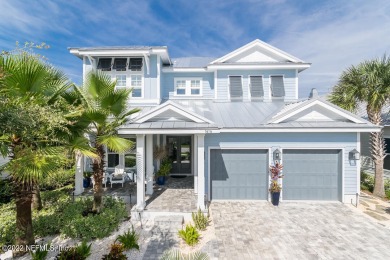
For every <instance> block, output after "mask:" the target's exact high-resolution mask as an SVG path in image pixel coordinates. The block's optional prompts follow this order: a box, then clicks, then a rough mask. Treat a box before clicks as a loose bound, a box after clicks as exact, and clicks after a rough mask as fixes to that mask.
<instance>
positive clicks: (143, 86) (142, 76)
mask: <svg viewBox="0 0 390 260" xmlns="http://www.w3.org/2000/svg"><path fill="white" fill-rule="evenodd" d="M139 72H142V71H139ZM133 76H141V86H133V85H132V77H133ZM129 78H130V80H129V83H130V84H129V87H130V88H131V89H133V90H134V89H141V96H140V97H133V92H131V97H130V98H131V99H143V98H144V97H145V93H144V92H145V77H144V75H143V74H141V73H139V74H138V73H134V74H130V77H129Z"/></svg>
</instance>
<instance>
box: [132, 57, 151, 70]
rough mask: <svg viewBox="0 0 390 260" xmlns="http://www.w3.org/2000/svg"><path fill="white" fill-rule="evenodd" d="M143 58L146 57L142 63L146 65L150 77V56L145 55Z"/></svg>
mask: <svg viewBox="0 0 390 260" xmlns="http://www.w3.org/2000/svg"><path fill="white" fill-rule="evenodd" d="M143 56H144V59H143V61H142V62H143V63H144V64H145V65H146V75H149V71H150V69H149V67H150V59H149V55H147V54H144V55H143ZM129 63H130V59H129ZM142 67H143V66H142Z"/></svg>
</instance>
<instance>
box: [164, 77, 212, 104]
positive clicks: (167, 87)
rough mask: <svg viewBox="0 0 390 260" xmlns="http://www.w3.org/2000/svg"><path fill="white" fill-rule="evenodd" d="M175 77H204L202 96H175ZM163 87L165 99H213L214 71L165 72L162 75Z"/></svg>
mask: <svg viewBox="0 0 390 260" xmlns="http://www.w3.org/2000/svg"><path fill="white" fill-rule="evenodd" d="M175 78H202V92H203V95H202V96H201V97H200V96H193V97H191V96H184V97H177V96H174V90H175V86H174V84H175V83H174V79H175ZM161 89H162V93H161V94H162V98H163V99H168V98H169V99H176V98H178V99H212V98H214V73H203V72H190V73H178V72H176V73H175V72H169V73H167V72H165V73H163V74H162V75H161Z"/></svg>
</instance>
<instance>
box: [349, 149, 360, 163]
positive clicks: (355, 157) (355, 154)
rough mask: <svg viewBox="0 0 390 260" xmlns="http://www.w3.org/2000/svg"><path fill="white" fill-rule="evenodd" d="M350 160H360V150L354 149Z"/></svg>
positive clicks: (350, 153)
mask: <svg viewBox="0 0 390 260" xmlns="http://www.w3.org/2000/svg"><path fill="white" fill-rule="evenodd" d="M349 155H350V158H351V159H352V160H360V153H359V151H358V150H356V149H353V150H352V151H350V152H349Z"/></svg>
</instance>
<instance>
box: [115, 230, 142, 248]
mask: <svg viewBox="0 0 390 260" xmlns="http://www.w3.org/2000/svg"><path fill="white" fill-rule="evenodd" d="M138 239H139V235H138V234H137V233H136V232H135V230H134V227H133V226H131V231H130V230H128V231H127V232H125V233H124V234H123V235H119V236H118V237H117V239H116V240H115V241H118V242H119V243H121V244H122V245H123V248H124V249H125V250H130V249H133V248H135V249H137V250H139V245H138Z"/></svg>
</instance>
